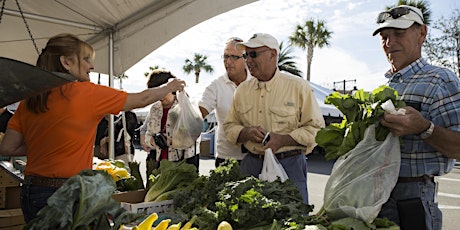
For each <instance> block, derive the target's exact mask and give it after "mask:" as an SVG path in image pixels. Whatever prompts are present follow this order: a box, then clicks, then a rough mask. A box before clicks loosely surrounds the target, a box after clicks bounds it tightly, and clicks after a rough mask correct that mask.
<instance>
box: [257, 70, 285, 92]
mask: <svg viewBox="0 0 460 230" xmlns="http://www.w3.org/2000/svg"><path fill="white" fill-rule="evenodd" d="M279 75H280V70H279V69H278V68H277V69H276V71H275V75H273V77H272V79H270V81H263V82H261V81H259V80H256V82H257V84H256V85H255V87H256V89H261V88H260V86H259V85H265V89H266V90H267V91H268V92H270V91H271V89H272V88H273V87H274V86H275V85H276V84H277V82H278V79H279V77H278V76H279Z"/></svg>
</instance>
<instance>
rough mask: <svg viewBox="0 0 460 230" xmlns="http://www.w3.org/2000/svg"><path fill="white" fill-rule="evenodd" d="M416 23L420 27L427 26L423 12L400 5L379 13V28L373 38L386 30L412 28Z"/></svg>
mask: <svg viewBox="0 0 460 230" xmlns="http://www.w3.org/2000/svg"><path fill="white" fill-rule="evenodd" d="M414 22H416V23H418V24H420V25H423V24H425V23H423V13H422V11H421V10H420V9H419V8H416V7H413V6H407V5H400V6H397V7H394V8H391V9H390V10H388V11H384V12H381V13H379V15H378V16H377V23H378V25H379V26H378V27H377V29H376V30H375V31H374V33H373V34H372V36H375V35H376V34H378V33H379V32H380V31H381V30H382V29H385V28H397V29H407V28H409V27H410V26H412V24H414Z"/></svg>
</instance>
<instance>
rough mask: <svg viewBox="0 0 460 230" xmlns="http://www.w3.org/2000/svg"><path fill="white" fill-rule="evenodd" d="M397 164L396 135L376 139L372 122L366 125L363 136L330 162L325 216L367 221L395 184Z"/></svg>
mask: <svg viewBox="0 0 460 230" xmlns="http://www.w3.org/2000/svg"><path fill="white" fill-rule="evenodd" d="M400 163H401V151H400V146H399V138H398V137H396V136H394V135H393V134H392V133H389V134H388V136H387V137H386V139H385V140H384V141H377V140H375V125H371V126H369V127H368V128H367V129H366V131H365V134H364V139H363V140H362V141H361V142H359V143H358V144H357V145H356V147H355V148H354V149H352V150H350V151H349V152H348V153H346V154H344V155H342V156H341V157H339V158H338V159H337V161H336V162H335V163H334V167H333V168H332V173H331V176H330V177H329V180H328V181H327V183H326V187H325V190H324V204H323V208H324V209H325V211H326V214H327V216H328V217H330V218H331V219H340V218H343V217H354V218H357V219H361V220H363V221H365V222H367V223H371V222H372V221H373V220H374V219H375V218H376V217H377V215H378V213H379V212H380V209H381V208H382V205H383V204H384V203H385V202H386V201H387V200H388V198H389V197H390V194H391V191H392V190H393V188H394V186H395V185H396V182H397V179H398V175H399V167H400Z"/></svg>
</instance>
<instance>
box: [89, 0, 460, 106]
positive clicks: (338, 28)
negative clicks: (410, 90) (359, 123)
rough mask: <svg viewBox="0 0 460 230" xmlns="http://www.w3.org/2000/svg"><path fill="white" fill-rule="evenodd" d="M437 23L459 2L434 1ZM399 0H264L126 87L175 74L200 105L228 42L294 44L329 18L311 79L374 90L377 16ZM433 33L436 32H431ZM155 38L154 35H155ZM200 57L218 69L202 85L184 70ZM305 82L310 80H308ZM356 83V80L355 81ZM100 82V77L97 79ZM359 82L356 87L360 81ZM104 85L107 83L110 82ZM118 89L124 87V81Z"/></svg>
mask: <svg viewBox="0 0 460 230" xmlns="http://www.w3.org/2000/svg"><path fill="white" fill-rule="evenodd" d="M428 1H429V2H430V9H431V14H432V17H431V19H432V22H435V21H436V20H437V19H438V18H440V17H441V16H444V17H447V18H448V17H449V16H450V15H451V14H452V12H453V9H458V8H460V2H458V1H457V0H431V1H430V0H428ZM396 2H397V0H391V1H390V0H283V1H281V0H259V1H256V2H253V3H251V4H248V5H245V6H242V7H239V8H236V9H234V10H231V11H228V12H226V13H223V14H220V15H217V16H215V17H213V18H211V19H209V20H207V21H204V22H202V23H200V24H198V25H196V26H194V27H192V28H190V29H188V30H186V31H185V32H183V33H182V34H180V35H178V36H176V37H175V38H173V39H172V40H170V41H169V42H167V43H165V44H164V45H163V46H161V47H159V48H158V49H157V50H155V51H153V52H152V53H151V54H149V55H148V56H146V57H145V58H144V59H142V60H141V61H140V62H139V63H137V64H136V65H134V66H133V67H131V68H130V69H129V70H127V71H126V73H125V74H126V75H127V76H129V78H128V79H124V80H123V84H122V89H123V90H125V91H127V92H140V91H142V90H144V89H145V88H146V81H147V78H146V77H145V76H144V73H145V72H148V71H149V67H150V66H156V65H158V66H159V67H160V68H165V69H168V70H170V71H171V72H172V73H173V74H175V75H176V76H177V77H178V78H181V79H183V80H185V81H186V82H187V87H186V89H185V90H186V92H187V93H188V94H189V95H190V96H191V98H192V101H194V102H197V101H198V100H199V99H200V97H201V94H202V93H203V91H204V89H205V87H206V86H207V85H209V84H210V83H211V82H212V81H213V80H214V79H216V78H218V77H219V76H221V75H222V74H223V73H225V68H224V65H223V60H222V58H221V55H222V53H223V49H224V46H225V41H226V40H227V39H228V38H230V37H240V38H242V39H244V40H245V41H246V40H248V39H249V38H250V37H251V36H252V35H253V34H254V33H268V34H271V35H273V36H274V37H275V38H276V39H277V40H278V42H279V43H280V42H284V44H285V45H287V44H288V41H289V39H288V38H289V36H291V35H292V34H293V32H294V29H295V27H296V25H298V24H303V23H304V22H305V21H306V20H308V19H321V20H325V22H326V27H327V29H328V30H329V31H332V32H333V33H332V35H331V40H330V46H329V47H325V48H321V49H320V48H315V50H314V55H313V62H312V67H311V68H312V69H311V77H310V81H311V82H313V83H316V84H318V85H321V86H324V87H326V88H329V89H333V88H334V87H335V88H338V89H343V81H344V80H345V81H346V83H345V87H346V89H351V88H353V87H354V86H356V88H358V89H365V90H373V89H375V88H377V87H378V86H380V85H383V84H385V83H386V82H387V80H386V79H385V78H384V77H383V74H384V73H385V72H386V71H387V70H388V69H389V64H388V62H387V60H386V58H385V56H384V53H383V50H382V49H381V47H380V41H379V37H378V35H377V36H375V37H374V36H372V32H373V31H374V29H375V28H376V26H377V24H376V23H375V18H376V16H377V14H378V13H379V12H381V11H383V10H385V7H386V6H389V5H393V4H395V3H396ZM429 31H430V30H429ZM153 39H154V37H153ZM292 51H293V53H292V56H294V57H296V59H295V61H296V62H297V63H298V68H299V69H300V70H301V71H302V72H303V74H304V76H305V74H306V65H307V63H306V51H304V50H302V49H300V48H297V47H292ZM195 53H199V54H203V55H206V56H207V57H208V59H207V62H208V64H210V65H211V66H212V67H213V68H214V72H213V73H212V74H210V73H206V72H205V71H202V72H201V74H200V80H199V83H198V84H196V83H195V75H194V73H190V74H186V73H185V72H184V71H183V70H182V67H183V66H184V64H185V59H187V58H189V59H192V58H193V57H194V54H195ZM304 78H305V77H304ZM355 80H356V81H355ZM91 81H93V82H97V75H96V74H94V75H92V76H91ZM355 82H356V83H355ZM101 83H102V84H107V82H106V81H105V82H104V79H103V80H102V81H101ZM114 87H115V88H120V85H119V84H118V82H115V84H114Z"/></svg>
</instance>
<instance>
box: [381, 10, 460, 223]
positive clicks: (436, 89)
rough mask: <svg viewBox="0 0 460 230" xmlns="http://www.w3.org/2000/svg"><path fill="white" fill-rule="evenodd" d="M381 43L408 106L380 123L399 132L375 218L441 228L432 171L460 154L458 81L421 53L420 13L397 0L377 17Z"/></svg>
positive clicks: (444, 168)
mask: <svg viewBox="0 0 460 230" xmlns="http://www.w3.org/2000/svg"><path fill="white" fill-rule="evenodd" d="M377 24H378V27H377V29H376V30H375V31H374V33H373V35H376V34H379V35H380V41H381V46H382V48H383V51H384V52H385V55H386V57H387V59H388V62H389V63H390V65H391V68H390V70H388V72H386V73H385V76H386V77H387V78H388V79H389V83H388V84H389V86H390V87H392V88H394V89H396V90H397V91H398V93H399V97H400V99H402V100H404V101H405V102H406V104H407V105H408V106H407V107H405V108H404V109H406V113H405V115H392V114H389V113H385V115H384V117H383V118H382V119H381V121H380V122H381V124H382V125H384V126H387V127H388V128H390V129H391V131H392V133H394V134H395V135H398V136H400V137H401V140H402V142H401V167H400V171H399V178H398V181H397V183H396V186H395V187H394V188H393V191H392V193H391V196H390V199H389V200H388V201H387V203H385V204H384V205H383V206H382V209H381V211H380V214H379V217H387V218H388V219H390V220H392V221H394V222H395V223H397V224H399V225H400V226H401V229H441V228H442V213H441V211H440V209H439V207H438V204H437V201H436V193H437V189H436V187H437V184H436V181H435V177H436V176H441V175H444V174H446V173H449V172H450V171H451V170H452V168H453V166H454V164H455V158H457V159H459V158H460V142H459V141H458V140H460V132H459V131H460V82H459V79H458V77H457V76H455V74H454V73H453V72H452V71H450V70H448V69H445V68H441V67H437V66H433V65H430V64H428V63H427V62H426V61H425V60H424V59H423V58H422V44H423V42H424V41H425V38H426V35H427V27H426V25H425V23H424V18H423V13H422V11H421V10H420V9H418V8H416V7H412V6H406V5H400V6H397V7H394V8H392V9H390V10H388V11H385V12H381V13H380V14H379V15H378V17H377Z"/></svg>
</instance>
